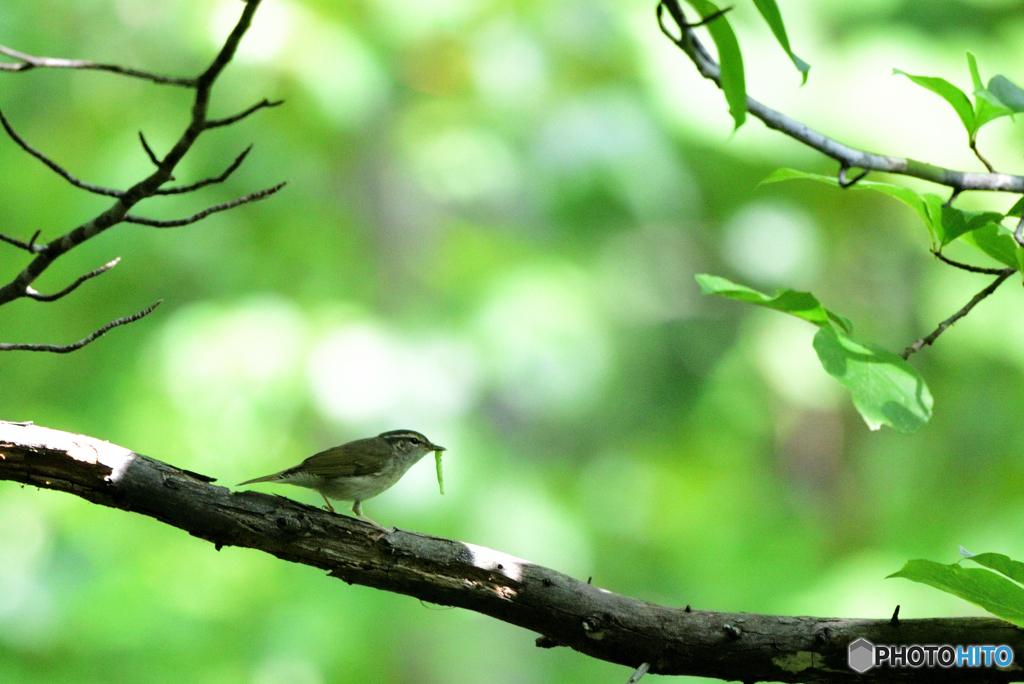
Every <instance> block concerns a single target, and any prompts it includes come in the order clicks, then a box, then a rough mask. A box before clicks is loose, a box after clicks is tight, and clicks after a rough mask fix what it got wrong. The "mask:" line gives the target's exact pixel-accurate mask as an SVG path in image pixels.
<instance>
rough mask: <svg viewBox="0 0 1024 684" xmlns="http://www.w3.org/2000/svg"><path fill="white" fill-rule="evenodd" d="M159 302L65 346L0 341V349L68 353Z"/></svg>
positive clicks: (134, 319)
mask: <svg viewBox="0 0 1024 684" xmlns="http://www.w3.org/2000/svg"><path fill="white" fill-rule="evenodd" d="M161 302H163V300H162V299H158V300H157V301H156V302H154V303H153V304H151V305H150V306H147V307H146V308H145V309H143V310H142V311H140V312H138V313H133V314H132V315H131V316H125V317H124V318H118V319H116V320H113V321H110V322H109V323H107V324H106V325H105V326H103V327H102V328H100V329H99V330H97V331H96V332H94V333H92V334H91V335H88V336H87V337H83V338H82V339H80V340H78V342H75V343H74V344H68V345H65V346H58V345H55V344H9V343H0V351H37V352H52V353H54V354H68V353H70V352H73V351H78V350H79V349H81V348H82V347H84V346H85V345H87V344H89V343H90V342H93V341H95V340H96V339H98V338H100V337H102V336H103V335H105V334H107V333H108V332H110V331H111V330H113V329H114V328H117V327H119V326H122V325H128V324H129V323H134V322H135V321H137V320H139V319H140V318H144V317H146V316H148V315H149V314H151V313H153V309H155V308H156V307H158V306H160V303H161Z"/></svg>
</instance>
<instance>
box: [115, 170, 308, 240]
mask: <svg viewBox="0 0 1024 684" xmlns="http://www.w3.org/2000/svg"><path fill="white" fill-rule="evenodd" d="M286 185H288V181H285V182H283V183H278V184H277V185H275V186H274V187H272V188H267V189H266V190H260V191H258V192H254V193H252V194H251V195H246V196H245V197H239V198H238V199H236V200H231V201H230V202H224V203H223V204H215V205H213V206H212V207H207V208H206V209H203V210H202V211H200V212H198V213H195V214H192V215H191V216H189V217H188V218H183V219H173V220H171V221H158V220H156V219H148V218H143V217H141V216H133V215H131V214H125V216H124V219H123V220H124V221H125V222H126V223H137V224H139V225H143V226H153V227H154V228H177V227H178V226H187V225H188V224H190V223H195V222H196V221H201V220H203V219H204V218H206V217H207V216H209V215H210V214H216V213H217V212H220V211H227V210H228V209H234V208H235V207H237V206H240V205H242V204H248V203H249V202H256V201H258V200H261V199H264V198H265V197H270V196H271V195H273V194H274V193H276V192H277V191H278V190H280V189H281V188H283V187H284V186H286Z"/></svg>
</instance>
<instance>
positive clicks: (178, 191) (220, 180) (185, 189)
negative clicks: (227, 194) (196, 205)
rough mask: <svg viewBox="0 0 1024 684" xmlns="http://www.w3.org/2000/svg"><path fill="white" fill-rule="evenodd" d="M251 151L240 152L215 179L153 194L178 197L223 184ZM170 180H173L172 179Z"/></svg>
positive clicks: (249, 147) (250, 149)
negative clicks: (208, 186) (215, 184)
mask: <svg viewBox="0 0 1024 684" xmlns="http://www.w3.org/2000/svg"><path fill="white" fill-rule="evenodd" d="M251 151H252V145H249V146H248V147H246V148H245V149H244V150H242V153H241V154H240V155H238V156H237V157H235V161H233V162H231V165H230V166H229V167H228V168H227V169H225V170H224V173H222V174H220V175H219V176H217V177H215V178H206V179H204V180H201V181H197V182H195V183H190V184H189V185H182V186H180V187H177V188H161V189H160V190H157V191H156V192H155V193H154V194H156V195H180V194H181V193H183V192H192V191H193V190H198V189H199V188H205V187H206V186H207V185H213V184H214V183H223V182H224V181H226V180H227V179H228V176H230V175H231V174H232V173H234V172H235V169H237V168H238V167H239V166H241V165H242V162H243V161H245V158H246V157H247V156H248V155H249V152H251ZM171 180H173V178H172V179H171Z"/></svg>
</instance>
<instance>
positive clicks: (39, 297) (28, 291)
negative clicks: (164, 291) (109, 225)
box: [25, 257, 121, 302]
mask: <svg viewBox="0 0 1024 684" xmlns="http://www.w3.org/2000/svg"><path fill="white" fill-rule="evenodd" d="M120 261H121V257H117V258H116V259H114V260H113V261H108V262H107V263H105V264H103V265H102V266H100V267H99V268H97V269H93V270H92V271H89V272H88V273H86V274H85V275H84V276H81V277H79V278H78V280H76V281H75V282H73V283H71V284H70V285H68V286H67V287H65V288H64V289H63V290H61V291H60V292H56V293H54V294H51V295H44V294H40V293H39V292H36V291H35V290H34V289H32V288H31V287H26V288H25V296H27V297H29V298H31V299H34V300H36V301H37V302H55V301H57V300H58V299H60V298H61V297H63V296H64V295H67V294H71V293H72V292H74V291H75V290H76V289H78V286H79V285H81V284H82V283H84V282H85V281H86V280H89V279H90V278H95V277H96V276H98V275H100V274H101V273H106V272H107V271H109V270H110V269H112V268H114V267H115V266H117V264H118V263H119V262H120Z"/></svg>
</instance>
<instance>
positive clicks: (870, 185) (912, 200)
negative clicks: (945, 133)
mask: <svg viewBox="0 0 1024 684" xmlns="http://www.w3.org/2000/svg"><path fill="white" fill-rule="evenodd" d="M795 179H801V180H813V181H818V182H819V183H825V184H827V185H832V186H834V187H837V188H838V187H839V181H838V180H837V179H836V178H834V177H832V176H822V175H821V174H818V173H807V172H806V171H799V170H797V169H790V168H786V167H782V168H778V169H775V170H774V171H772V173H771V174H770V175H769V176H768V177H767V178H765V179H764V180H763V181H761V183H760V184H761V185H765V184H767V183H779V182H781V181H787V180H795ZM849 189H850V190H874V191H875V192H880V193H882V194H884V195H889V196H890V197H893V198H895V199H898V200H899V201H900V202H903V203H904V204H906V205H907V206H908V207H910V208H911V209H913V210H914V211H915V212H917V215H918V216H920V217H921V220H922V221H924V222H925V225H928V226H931V214H930V213H929V211H928V206H927V202H926V200H925V196H922V195H919V194H918V193H916V192H914V191H913V190H911V189H910V188H905V187H903V186H902V185H893V184H892V183H879V182H876V181H865V180H862V181H860V182H859V183H857V184H856V185H853V186H851V187H850V188H849ZM935 196H936V197H938V195H935Z"/></svg>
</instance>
